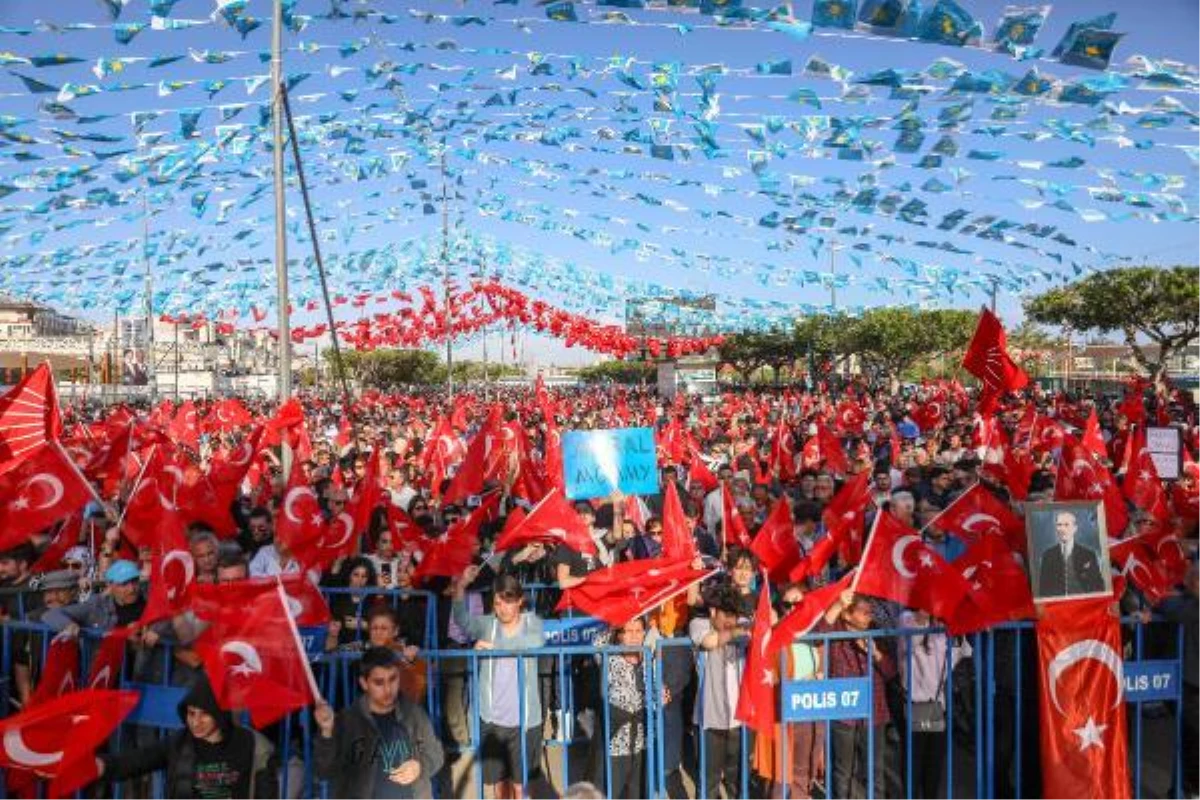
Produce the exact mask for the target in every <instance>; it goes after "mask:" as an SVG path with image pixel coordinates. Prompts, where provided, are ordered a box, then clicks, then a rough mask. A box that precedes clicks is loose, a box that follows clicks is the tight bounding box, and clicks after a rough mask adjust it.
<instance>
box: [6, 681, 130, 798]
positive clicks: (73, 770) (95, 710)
mask: <svg viewBox="0 0 1200 800" xmlns="http://www.w3.org/2000/svg"><path fill="white" fill-rule="evenodd" d="M139 698H140V695H139V694H138V693H137V692H112V691H102V690H98V689H85V690H83V691H80V692H69V693H67V694H64V695H63V696H61V697H58V698H56V699H54V700H51V701H49V702H47V703H44V704H42V705H39V706H35V707H33V708H30V709H27V710H25V711H22V712H21V713H20V714H16V715H14V716H11V717H6V718H4V719H0V766H4V767H7V768H9V769H18V770H20V769H24V770H32V771H34V772H36V773H38V774H39V775H43V776H47V777H49V778H50V785H49V787H48V788H47V796H49V797H68V796H70V795H71V794H72V793H73V792H74V791H75V790H76V789H78V788H80V787H82V786H85V785H87V784H88V783H91V782H92V781H94V780H95V779H96V755H95V754H96V748H98V747H99V746H100V745H102V744H103V743H104V742H105V741H107V740H108V737H109V736H111V735H112V733H113V731H115V730H116V729H117V727H118V726H119V725H120V724H121V721H122V720H123V719H125V717H127V716H128V715H129V713H130V712H131V711H133V709H134V708H136V707H137V704H138V700H139Z"/></svg>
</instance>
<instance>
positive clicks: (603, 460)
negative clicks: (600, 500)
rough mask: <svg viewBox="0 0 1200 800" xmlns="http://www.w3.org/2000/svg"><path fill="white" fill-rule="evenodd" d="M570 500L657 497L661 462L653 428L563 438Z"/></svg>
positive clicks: (578, 433) (582, 433) (567, 434)
mask: <svg viewBox="0 0 1200 800" xmlns="http://www.w3.org/2000/svg"><path fill="white" fill-rule="evenodd" d="M562 448H563V473H564V474H563V478H564V483H565V485H566V494H567V497H569V498H571V499H572V500H589V499H591V498H593V497H607V496H608V495H610V494H612V493H613V492H614V491H617V490H620V491H621V492H622V493H623V494H627V495H632V494H657V493H658V462H657V459H656V456H655V451H654V432H653V431H652V430H651V429H650V428H609V429H603V430H592V431H566V432H565V433H564V434H563V437H562Z"/></svg>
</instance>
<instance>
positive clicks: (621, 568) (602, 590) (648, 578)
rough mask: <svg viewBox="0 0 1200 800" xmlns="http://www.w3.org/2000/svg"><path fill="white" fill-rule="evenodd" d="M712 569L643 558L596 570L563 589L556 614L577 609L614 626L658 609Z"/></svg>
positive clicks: (687, 562) (684, 560)
mask: <svg viewBox="0 0 1200 800" xmlns="http://www.w3.org/2000/svg"><path fill="white" fill-rule="evenodd" d="M713 572H714V570H705V569H692V565H691V562H690V561H689V560H687V559H679V560H672V559H669V558H646V559H641V560H637V561H622V562H619V563H617V564H614V565H612V566H611V567H605V568H604V569H599V570H596V571H595V572H591V573H589V574H588V575H587V577H586V578H584V579H583V583H580V584H578V585H577V586H574V587H572V588H570V589H564V590H563V593H562V598H561V599H560V600H559V601H558V605H557V606H556V607H555V610H556V611H563V610H565V609H568V608H577V609H579V610H580V611H583V612H584V613H586V614H589V615H591V616H593V617H596V618H597V619H602V620H604V621H605V622H607V623H608V624H610V625H612V626H614V627H620V626H622V625H624V624H625V623H626V622H628V621H629V620H631V619H633V618H634V617H637V616H641V615H642V614H645V613H646V612H647V611H650V610H651V609H653V608H656V607H658V606H661V605H662V604H663V603H665V602H667V601H668V600H670V599H671V598H673V597H675V596H676V595H678V594H680V593H682V592H685V591H687V590H688V589H689V588H690V587H691V586H692V585H693V584H695V583H697V582H699V581H702V580H704V579H705V578H707V577H708V576H709V575H711V574H712V573H713Z"/></svg>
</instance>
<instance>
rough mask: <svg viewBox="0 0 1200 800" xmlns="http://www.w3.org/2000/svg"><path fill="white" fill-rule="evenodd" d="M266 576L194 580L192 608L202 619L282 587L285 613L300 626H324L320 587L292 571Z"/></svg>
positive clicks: (326, 615) (324, 606)
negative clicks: (241, 578)
mask: <svg viewBox="0 0 1200 800" xmlns="http://www.w3.org/2000/svg"><path fill="white" fill-rule="evenodd" d="M277 577H278V580H276V577H269V578H245V579H243V580H240V581H231V582H229V583H221V584H216V583H198V584H196V585H195V586H194V587H193V588H192V596H191V601H192V610H193V611H195V612H196V616H198V617H200V618H201V619H205V620H212V619H216V618H218V617H219V616H220V615H221V614H223V613H230V612H231V611H232V610H234V609H237V608H238V607H245V608H248V607H250V606H252V605H254V604H255V603H257V602H259V600H260V599H261V598H262V596H263V595H264V594H272V593H274V592H275V590H276V586H279V585H282V586H283V593H284V601H285V602H286V603H287V608H288V613H290V614H291V615H292V618H293V619H295V620H296V624H297V625H300V626H303V627H306V628H308V627H313V626H316V625H324V624H325V623H326V622H329V620H330V613H329V606H328V605H327V604H326V602H325V598H324V597H322V595H321V590H320V589H319V588H318V587H317V586H316V585H315V584H313V582H312V581H311V580H309V578H308V576H307V575H304V574H301V573H295V574H292V575H280V576H277Z"/></svg>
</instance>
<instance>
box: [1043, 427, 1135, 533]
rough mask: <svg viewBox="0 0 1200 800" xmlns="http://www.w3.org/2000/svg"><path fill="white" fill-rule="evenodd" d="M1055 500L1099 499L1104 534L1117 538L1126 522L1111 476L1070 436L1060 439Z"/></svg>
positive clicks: (1126, 514)
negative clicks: (1101, 505) (1060, 448)
mask: <svg viewBox="0 0 1200 800" xmlns="http://www.w3.org/2000/svg"><path fill="white" fill-rule="evenodd" d="M1054 499H1055V500H1100V501H1102V502H1103V504H1104V517H1105V523H1106V525H1105V528H1106V530H1107V531H1108V535H1109V536H1112V537H1113V538H1117V537H1119V536H1120V535H1121V534H1122V533H1123V532H1124V530H1125V526H1126V525H1127V524H1128V523H1129V511H1128V509H1127V508H1126V507H1125V497H1124V496H1123V495H1122V494H1121V489H1120V487H1118V486H1117V482H1116V481H1115V480H1113V477H1112V474H1111V473H1109V471H1108V470H1107V469H1106V468H1105V467H1104V466H1103V465H1102V464H1101V463H1100V462H1099V461H1097V460H1096V458H1095V456H1093V455H1092V454H1091V453H1089V452H1088V451H1087V450H1086V449H1084V448H1083V447H1082V446H1081V445H1080V444H1079V442H1078V441H1077V440H1076V439H1075V438H1074V437H1073V436H1071V435H1069V434H1067V435H1064V436H1063V446H1062V453H1061V458H1060V460H1059V462H1058V474H1057V476H1056V478H1055V483H1054Z"/></svg>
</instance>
